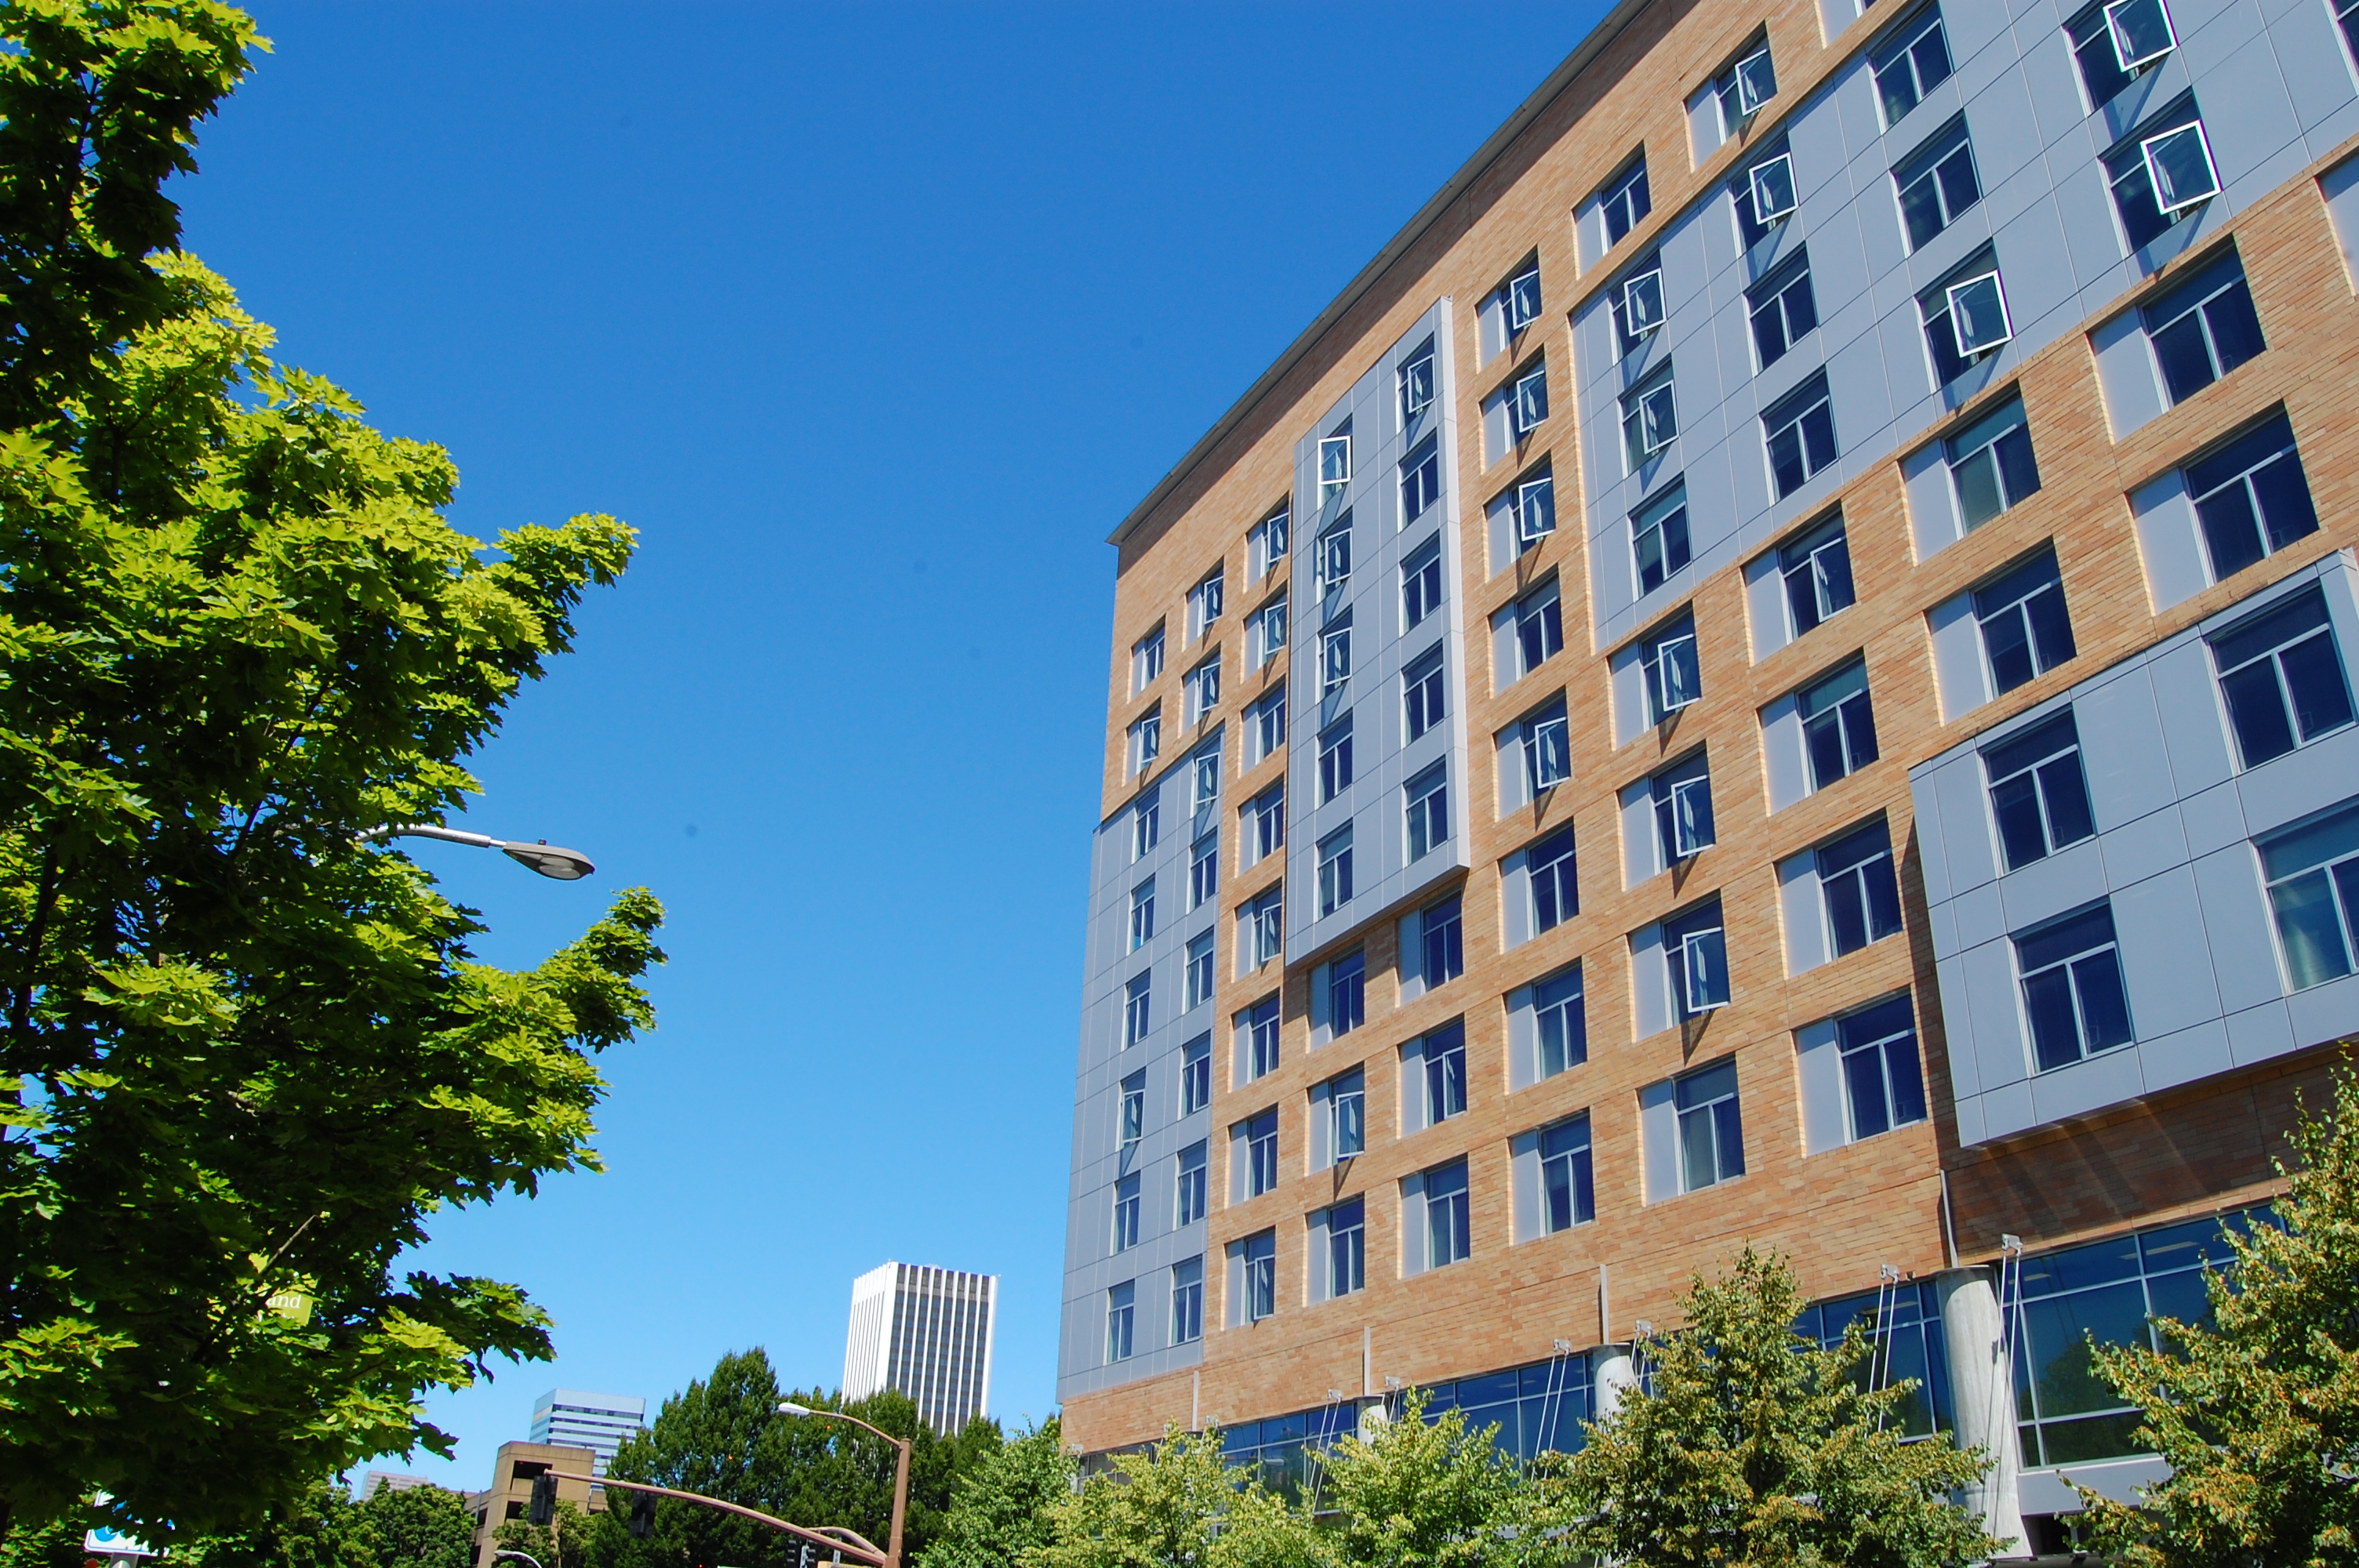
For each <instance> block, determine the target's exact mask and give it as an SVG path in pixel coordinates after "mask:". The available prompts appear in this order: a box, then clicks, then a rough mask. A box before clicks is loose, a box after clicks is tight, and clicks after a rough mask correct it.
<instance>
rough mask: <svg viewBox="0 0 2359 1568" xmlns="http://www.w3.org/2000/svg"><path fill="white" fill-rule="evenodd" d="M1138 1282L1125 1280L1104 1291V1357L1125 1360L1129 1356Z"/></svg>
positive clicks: (1112, 1359) (1111, 1359)
mask: <svg viewBox="0 0 2359 1568" xmlns="http://www.w3.org/2000/svg"><path fill="white" fill-rule="evenodd" d="M1137 1296H1138V1283H1137V1281H1135V1280H1125V1281H1123V1282H1122V1283H1121V1284H1119V1285H1116V1286H1114V1289H1112V1290H1110V1291H1108V1292H1106V1359H1107V1360H1108V1361H1127V1360H1129V1359H1130V1356H1131V1345H1132V1334H1131V1319H1132V1318H1133V1316H1134V1315H1135V1314H1136V1309H1137Z"/></svg>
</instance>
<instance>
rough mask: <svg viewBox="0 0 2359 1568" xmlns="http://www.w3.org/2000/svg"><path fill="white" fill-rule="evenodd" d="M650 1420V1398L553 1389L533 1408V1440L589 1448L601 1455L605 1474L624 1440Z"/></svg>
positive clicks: (598, 1466)
mask: <svg viewBox="0 0 2359 1568" xmlns="http://www.w3.org/2000/svg"><path fill="white" fill-rule="evenodd" d="M645 1425H647V1400H643V1399H641V1398H639V1397H638V1396H637V1395H636V1394H592V1393H584V1392H583V1391H582V1390H580V1389H551V1390H549V1392H547V1393H545V1394H543V1395H541V1396H540V1398H539V1399H538V1400H535V1401H534V1403H533V1407H532V1440H533V1441H534V1442H535V1443H552V1444H560V1445H563V1446H570V1447H574V1448H587V1449H589V1450H590V1451H591V1452H592V1454H596V1455H597V1456H598V1457H597V1460H596V1464H595V1473H596V1474H598V1475H601V1476H603V1475H604V1474H605V1473H606V1466H607V1465H609V1464H611V1463H613V1461H614V1450H615V1449H617V1448H620V1447H621V1446H622V1445H623V1439H625V1438H626V1437H628V1436H630V1435H631V1433H635V1432H636V1431H638V1430H639V1429H640V1428H641V1427H643V1426H645Z"/></svg>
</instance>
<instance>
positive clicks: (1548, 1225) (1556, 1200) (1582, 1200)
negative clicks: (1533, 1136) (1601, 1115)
mask: <svg viewBox="0 0 2359 1568" xmlns="http://www.w3.org/2000/svg"><path fill="white" fill-rule="evenodd" d="M1539 1142H1540V1150H1539V1153H1540V1228H1541V1229H1542V1230H1544V1231H1546V1232H1547V1233H1548V1234H1549V1235H1551V1236H1553V1235H1555V1234H1556V1233H1557V1232H1558V1231H1560V1230H1570V1229H1571V1228H1572V1227H1574V1226H1576V1225H1587V1224H1588V1223H1589V1222H1590V1221H1591V1220H1593V1219H1595V1218H1596V1217H1597V1187H1596V1183H1595V1181H1594V1180H1593V1176H1592V1174H1591V1171H1590V1164H1589V1118H1588V1116H1587V1115H1586V1114H1585V1113H1584V1114H1582V1115H1581V1116H1576V1117H1574V1118H1573V1119H1571V1121H1562V1122H1559V1123H1558V1124H1557V1125H1556V1126H1554V1127H1551V1128H1549V1129H1548V1130H1545V1131H1543V1132H1542V1133H1541V1134H1540V1140H1539Z"/></svg>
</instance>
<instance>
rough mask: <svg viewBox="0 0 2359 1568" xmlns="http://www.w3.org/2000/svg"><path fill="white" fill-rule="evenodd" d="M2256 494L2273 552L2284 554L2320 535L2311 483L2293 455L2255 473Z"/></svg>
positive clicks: (2254, 488)
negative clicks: (2304, 541)
mask: <svg viewBox="0 0 2359 1568" xmlns="http://www.w3.org/2000/svg"><path fill="white" fill-rule="evenodd" d="M2253 492H2254V493H2255V494H2256V495H2257V496H2258V497H2259V498H2260V504H2261V516H2262V518H2263V520H2264V521H2265V523H2266V524H2267V528H2268V535H2269V548H2271V549H2272V550H2282V549H2284V548H2285V547H2286V546H2288V545H2290V544H2292V543H2293V542H2294V541H2295V540H2296V539H2304V538H2308V537H2309V536H2310V535H2312V534H2315V533H2317V532H2318V510H2317V508H2316V507H2315V506H2313V505H2312V504H2311V503H2310V481H2308V480H2307V479H2306V478H2305V477H2303V474H2302V471H2301V463H2300V461H2299V460H2298V459H2296V458H2295V457H2294V456H2293V455H2292V454H2291V453H2288V454H2287V455H2286V456H2284V457H2281V458H2279V459H2277V461H2275V462H2273V463H2269V464H2267V466H2265V467H2263V468H2259V469H2256V470H2254V472H2253Z"/></svg>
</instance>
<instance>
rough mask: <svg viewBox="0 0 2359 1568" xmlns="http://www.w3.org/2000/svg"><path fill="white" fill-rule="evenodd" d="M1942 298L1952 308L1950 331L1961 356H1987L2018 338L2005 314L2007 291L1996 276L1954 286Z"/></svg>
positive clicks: (1986, 275) (1980, 276)
mask: <svg viewBox="0 0 2359 1568" xmlns="http://www.w3.org/2000/svg"><path fill="white" fill-rule="evenodd" d="M1942 292H1943V294H1944V295H1945V296H1946V297H1947V298H1948V301H1949V307H1950V330H1951V332H1952V333H1953V334H1954V335H1955V336H1956V338H1957V343H1958V352H1959V353H1961V354H1962V355H1965V356H1967V357H1968V358H1972V357H1973V356H1974V355H1976V354H1986V353H1989V352H1990V351H1992V350H1994V349H1995V348H1997V347H1998V346H1999V345H2000V344H2002V343H2005V342H2007V341H2010V340H2012V339H2013V338H2014V336H2015V323H2014V322H2013V321H2011V320H2010V319H2008V318H2007V313H2006V288H2005V287H2003V286H2002V285H2001V284H2000V282H1999V276H1998V274H1997V273H1995V272H1985V273H1980V274H1977V275H1976V276H1973V277H1970V278H1967V279H1966V280H1965V281H1964V282H1962V283H1953V284H1951V285H1950V286H1949V287H1947V288H1946V289H1944V290H1943V291H1942Z"/></svg>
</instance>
